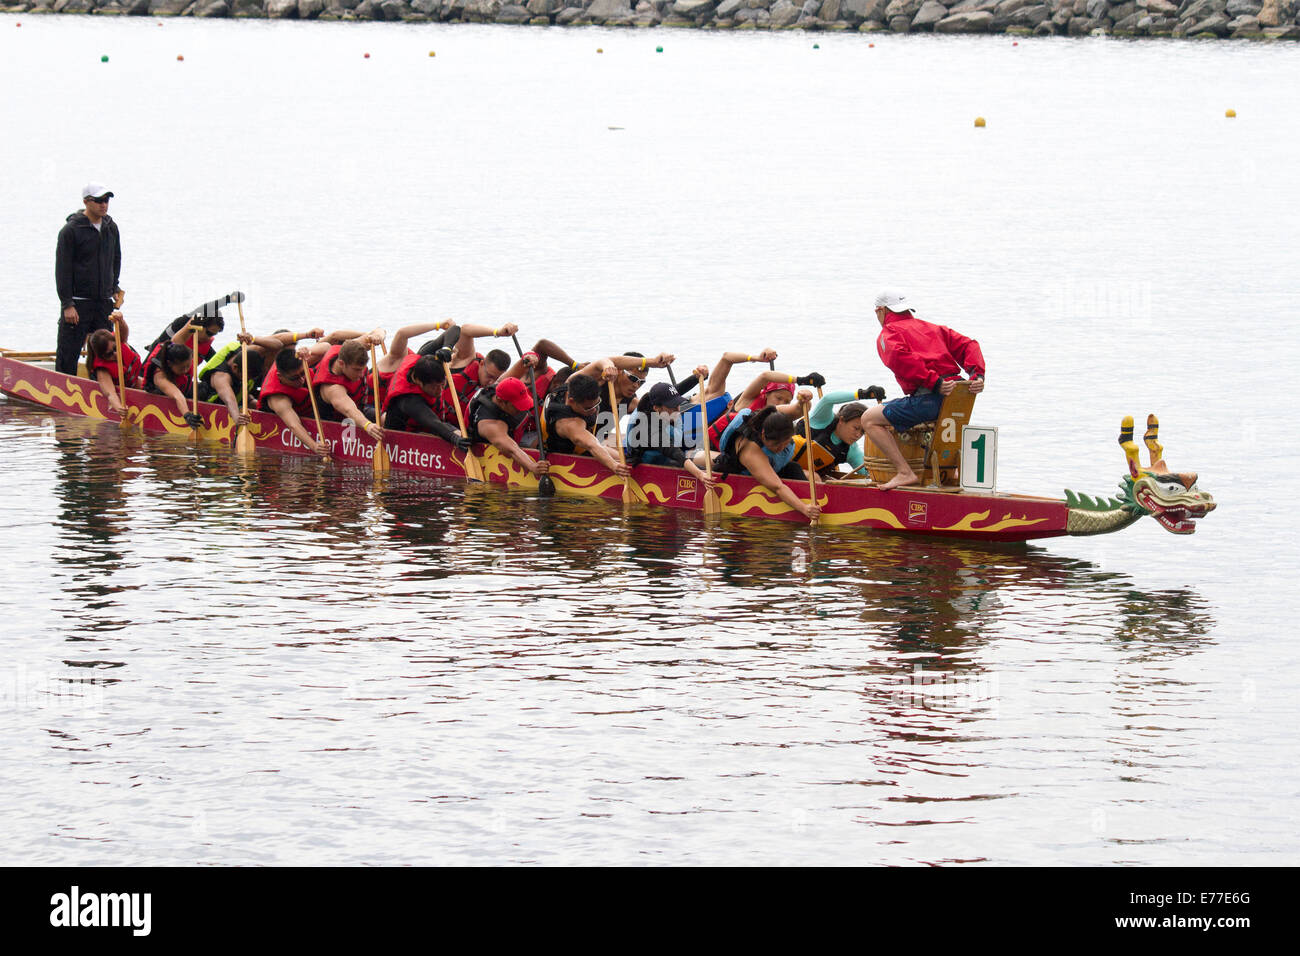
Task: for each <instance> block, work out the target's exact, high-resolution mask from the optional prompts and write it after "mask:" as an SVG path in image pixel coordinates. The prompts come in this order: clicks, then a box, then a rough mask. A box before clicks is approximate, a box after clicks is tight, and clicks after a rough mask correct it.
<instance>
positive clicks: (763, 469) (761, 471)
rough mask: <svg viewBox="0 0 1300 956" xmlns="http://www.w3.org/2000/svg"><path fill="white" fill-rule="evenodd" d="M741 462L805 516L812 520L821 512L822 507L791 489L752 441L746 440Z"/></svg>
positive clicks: (760, 482)
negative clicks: (804, 498) (803, 498)
mask: <svg viewBox="0 0 1300 956" xmlns="http://www.w3.org/2000/svg"><path fill="white" fill-rule="evenodd" d="M740 463H741V464H742V465H744V466H745V470H746V471H748V472H749V473H750V475H751V476H753V478H754V480H755V481H757V482H758V483H759V484H760V485H762V486H763V487H764V488H766V489H767V490H768V491H773V492H776V496H777V497H778V498H780V499H781V500H782V501H784V502H785V503H786V504H787V505H789V506H790V507H791V508H793V509H794V510H795V511H797V512H799V513H800V514H801V515H803V516H804V517H805V518H808V519H809V520H811V519H813V518H815V517H817V516H818V515H819V514H821V509H820V508H818V507H817V506H816V505H810V504H809V503H808V502H806V501H802V500H800V498H799V496H798V495H796V494H795V493H794V492H793V491H791V490H790V487H789V486H788V485H787V484H786V483H785V482H783V481H782V480H781V479H780V477H779V476H778V475H777V473H776V472H775V471H773V470H772V463H771V462H770V461H768V460H767V456H766V455H765V454H763V450H762V449H761V448H759V447H758V446H757V445H756V444H754V443H753V442H752V441H747V442H745V447H744V448H742V449H741V450H740Z"/></svg>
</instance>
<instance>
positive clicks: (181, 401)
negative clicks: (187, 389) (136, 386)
mask: <svg viewBox="0 0 1300 956" xmlns="http://www.w3.org/2000/svg"><path fill="white" fill-rule="evenodd" d="M150 374H151V375H153V387H154V388H156V389H158V391H160V392H162V393H163V394H164V395H170V396H171V398H172V401H174V402H175V403H176V407H177V408H178V409H180V412H181V415H182V416H184V415H186V414H188V413H189V410H190V406H189V405H188V404H186V402H185V395H184V393H182V392H181V390H180V389H179V388H177V387H176V383H175V382H173V381H172V380H171V379H169V378H168V377H167V376H166V375H164V374H163V370H162V369H160V368H156V369H154V370H153V372H151V373H150Z"/></svg>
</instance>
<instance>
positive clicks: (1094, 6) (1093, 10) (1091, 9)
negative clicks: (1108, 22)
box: [1085, 0, 1226, 20]
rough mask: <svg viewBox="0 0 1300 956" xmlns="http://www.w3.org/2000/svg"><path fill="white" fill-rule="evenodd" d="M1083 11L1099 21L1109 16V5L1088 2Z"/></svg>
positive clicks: (1100, 0)
mask: <svg viewBox="0 0 1300 956" xmlns="http://www.w3.org/2000/svg"><path fill="white" fill-rule="evenodd" d="M1225 2H1226V0H1225ZM1085 9H1086V11H1087V13H1088V16H1090V17H1092V19H1094V20H1100V19H1101V18H1102V17H1104V16H1107V15H1109V13H1110V4H1109V3H1108V2H1107V0H1088V5H1087V7H1085Z"/></svg>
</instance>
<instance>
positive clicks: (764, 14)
mask: <svg viewBox="0 0 1300 956" xmlns="http://www.w3.org/2000/svg"><path fill="white" fill-rule="evenodd" d="M0 10H3V11H4V12H8V13H94V14H101V15H107V16H112V15H120V16H151V17H167V16H195V17H262V18H270V19H289V18H292V19H302V20H313V19H318V20H403V21H408V22H410V21H439V22H448V21H455V22H468V23H515V24H531V25H533V26H551V25H558V26H569V25H572V26H589V25H602V26H621V27H656V26H665V27H699V28H703V29H714V30H826V31H840V32H842V31H858V32H863V33H870V32H893V33H1009V34H1016V35H1020V36H1074V37H1079V36H1098V35H1113V36H1123V37H1148V36H1149V37H1196V38H1227V37H1231V38H1234V39H1261V40H1263V39H1284V40H1294V39H1300V24H1297V20H1296V18H1297V13H1298V12H1300V0H1124V2H1115V0H1046V2H1041V0H948V2H943V0H526V2H522V3H521V2H505V0H34V2H22V3H6V0H0Z"/></svg>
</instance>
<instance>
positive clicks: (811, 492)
mask: <svg viewBox="0 0 1300 956" xmlns="http://www.w3.org/2000/svg"><path fill="white" fill-rule="evenodd" d="M799 404H800V405H802V406H803V433H804V437H805V439H806V440H805V441H804V443H803V447H804V451H806V452H807V453H808V503H809V504H810V505H812V506H813V507H814V508H816V507H817V465H816V463H815V462H814V461H813V437H812V424H811V423H810V422H809V420H808V402H800V403H799ZM808 523H809V524H816V523H817V519H816V518H810V519H808Z"/></svg>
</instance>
